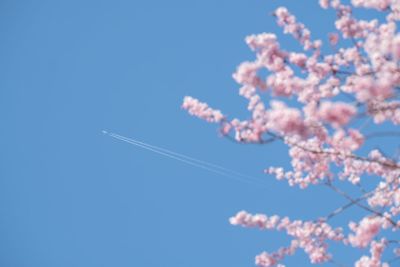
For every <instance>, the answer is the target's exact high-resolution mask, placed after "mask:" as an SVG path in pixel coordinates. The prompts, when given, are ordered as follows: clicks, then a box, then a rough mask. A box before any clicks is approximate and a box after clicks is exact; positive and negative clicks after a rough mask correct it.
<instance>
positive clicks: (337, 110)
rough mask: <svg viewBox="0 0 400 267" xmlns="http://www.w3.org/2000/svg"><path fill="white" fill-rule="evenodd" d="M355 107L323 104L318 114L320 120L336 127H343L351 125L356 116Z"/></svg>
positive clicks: (330, 103)
mask: <svg viewBox="0 0 400 267" xmlns="http://www.w3.org/2000/svg"><path fill="white" fill-rule="evenodd" d="M356 112H357V110H356V108H355V107H354V106H352V105H349V104H347V103H344V102H328V101H325V102H322V103H321V106H320V107H319V110H318V114H319V116H320V118H321V119H322V120H324V121H326V122H329V123H331V124H332V125H333V126H334V127H341V126H344V125H346V124H348V123H349V121H350V119H351V118H352V117H353V116H354V115H355V114H356Z"/></svg>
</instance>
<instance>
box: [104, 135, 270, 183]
mask: <svg viewBox="0 0 400 267" xmlns="http://www.w3.org/2000/svg"><path fill="white" fill-rule="evenodd" d="M102 132H103V133H104V134H106V135H108V136H110V137H113V138H115V139H118V140H120V141H123V142H126V143H129V144H131V145H135V146H138V147H141V148H143V149H146V150H149V151H151V152H154V153H157V154H159V155H162V156H165V157H168V158H170V159H175V160H177V161H180V162H183V163H186V164H189V165H191V166H194V167H198V168H201V169H205V170H208V171H210V172H213V173H216V174H219V175H222V176H225V177H229V178H233V179H235V180H238V181H241V182H246V183H252V184H261V183H263V182H264V181H263V180H261V179H258V178H256V177H252V176H249V175H244V174H241V173H239V172H237V171H234V170H230V169H228V168H224V167H222V166H218V165H216V164H212V163H209V162H206V161H202V160H199V159H196V158H192V157H189V156H186V155H183V154H180V153H176V152H173V151H171V150H168V149H165V148H161V147H157V146H154V145H150V144H147V143H144V142H140V141H138V140H135V139H132V138H128V137H124V136H122V135H119V134H115V133H109V132H107V131H104V130H103V131H102ZM264 185H265V184H264Z"/></svg>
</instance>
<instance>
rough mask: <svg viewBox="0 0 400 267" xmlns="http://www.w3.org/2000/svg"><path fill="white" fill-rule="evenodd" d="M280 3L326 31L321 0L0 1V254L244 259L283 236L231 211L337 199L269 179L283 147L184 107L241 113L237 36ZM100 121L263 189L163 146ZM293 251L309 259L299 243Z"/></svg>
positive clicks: (229, 262)
mask: <svg viewBox="0 0 400 267" xmlns="http://www.w3.org/2000/svg"><path fill="white" fill-rule="evenodd" d="M300 2H301V3H300ZM279 5H286V6H288V7H289V9H290V10H291V11H293V12H294V13H295V14H297V16H298V18H299V20H301V21H303V22H304V23H305V24H306V25H308V26H309V28H311V29H312V30H313V33H315V36H316V37H321V38H324V40H326V33H327V32H328V31H331V30H332V29H333V24H332V19H333V18H334V14H333V12H332V11H330V12H326V11H325V12H323V11H320V10H319V8H318V6H317V1H288V0H287V1H266V0H263V1H261V0H235V1H227V0H226V1H225V0H219V1H213V0H202V1H195V0H192V1H184V0H170V1H139V0H133V1H132V0H131V1H129V0H116V1H103V0H97V1H90V0H83V1H82V0H80V1H78V0H69V1H53V0H51V1H50V0H49V1H47V0H41V1H12V0H3V1H1V3H0V34H1V36H2V38H1V39H2V41H1V42H0V58H1V60H0V88H1V90H0V121H1V123H2V126H1V128H2V131H1V133H0V136H1V138H0V149H1V153H0V177H1V178H0V236H1V238H0V265H1V266H7V267H8V266H9V267H22V266H30V267H36V266H37V267H39V266H40V267H47V266H48V267H54V266H60V267H63V266H66V267H67V266H82V267H83V266H85V267H91V266H121V267H122V266H154V267H159V266H160V267H161V266H174V267H180V266H182V267H183V266H185V267H186V266H191V267H200V266H201V267H203V266H232V267H236V266H237V267H239V266H253V265H254V256H255V255H256V254H258V253H260V252H262V251H263V250H267V251H268V250H270V251H273V250H276V249H277V248H279V246H281V245H284V244H287V242H288V239H286V237H285V235H284V233H274V232H259V231H257V230H246V229H242V228H239V227H233V226H231V225H230V224H229V222H228V218H229V217H230V216H232V215H234V214H235V213H236V212H237V211H239V210H242V209H245V210H248V211H249V212H263V213H267V214H282V215H289V216H290V217H291V218H302V219H314V218H315V217H318V216H323V215H326V214H327V213H329V212H330V211H331V210H333V209H334V208H336V207H337V206H339V205H340V204H343V203H345V202H344V201H343V200H342V199H340V198H339V197H337V196H336V195H334V194H333V193H331V192H329V191H327V190H326V189H324V188H318V187H316V188H310V189H308V190H306V191H301V190H298V189H295V188H289V187H288V186H287V184H286V183H284V182H277V181H275V179H274V178H272V177H269V176H265V175H263V174H262V171H263V169H264V168H266V167H268V166H271V165H273V166H277V165H283V166H288V157H287V151H286V149H285V147H284V146H283V145H281V144H278V143H277V144H271V145H268V146H257V145H249V146H246V145H237V144H233V143H231V142H229V141H227V140H224V139H222V138H220V137H218V134H217V131H216V127H215V126H214V125H209V124H206V123H205V122H203V121H200V120H198V119H196V118H192V117H190V116H188V115H187V114H186V112H184V111H182V110H181V108H180V105H181V102H182V99H183V97H184V96H185V95H193V96H195V97H198V98H200V99H201V100H204V101H207V102H208V103H209V104H210V105H211V106H214V107H218V108H220V109H222V110H223V111H224V112H225V113H227V114H229V115H230V116H239V117H242V118H245V117H246V116H247V112H246V101H245V100H244V99H243V98H241V97H240V96H238V88H239V87H238V85H237V84H235V82H234V81H233V79H232V78H231V75H232V72H233V71H234V70H235V68H236V66H237V65H238V64H239V63H240V62H242V61H244V60H251V59H252V58H253V54H252V53H251V52H250V50H249V49H248V48H247V47H246V45H245V43H244V37H245V36H246V35H249V34H253V33H261V32H264V31H266V32H279V28H278V27H277V26H276V25H275V23H274V20H273V18H272V17H271V16H270V15H269V13H270V12H271V11H273V10H274V8H275V7H277V6H279ZM279 38H280V40H281V41H282V44H283V46H284V47H285V48H287V49H297V50H300V48H299V47H298V46H297V45H296V43H295V42H294V41H293V40H292V39H291V38H290V37H288V36H282V35H281V34H279ZM103 129H105V130H109V131H113V132H116V133H119V134H121V135H126V136H129V137H133V138H137V139H139V140H143V141H145V142H149V143H152V144H155V145H159V146H162V147H165V148H168V149H171V150H174V151H177V152H180V153H183V154H187V155H191V156H193V157H196V158H199V159H203V160H207V161H209V162H213V163H216V164H220V165H223V166H226V167H228V168H232V169H235V170H238V171H240V172H243V173H247V174H250V175H254V176H257V177H260V178H262V179H265V183H266V186H265V187H257V186H254V185H248V184H244V183H239V182H236V181H233V180H230V179H227V178H225V177H221V176H218V175H215V174H213V173H210V172H206V171H204V170H201V169H196V168H193V167H191V166H188V165H185V164H182V163H180V162H177V161H173V160H169V159H166V158H163V157H160V156H158V155H156V154H153V153H151V152H148V151H144V150H141V149H140V148H136V147H133V146H130V145H128V144H124V143H121V142H118V141H117V140H114V139H112V138H110V137H107V136H105V135H103V134H102V133H101V130H103ZM353 211H354V210H353ZM346 216H347V215H346V214H344V218H346ZM332 222H334V223H335V222H340V220H338V221H332ZM337 251H338V252H340V251H341V252H343V251H346V250H343V249H342V250H341V249H337ZM341 258H342V259H343V260H344V261H347V260H350V261H351V260H352V259H354V258H355V256H354V255H352V254H351V253H346V254H345V255H341ZM286 262H287V263H288V265H289V266H307V265H308V263H307V261H306V256H305V255H304V253H303V252H299V253H298V254H297V255H296V256H295V257H293V258H292V259H288V260H287V261H286ZM295 262H297V264H296V265H291V264H293V263H295ZM301 262H303V263H304V265H299V263H301Z"/></svg>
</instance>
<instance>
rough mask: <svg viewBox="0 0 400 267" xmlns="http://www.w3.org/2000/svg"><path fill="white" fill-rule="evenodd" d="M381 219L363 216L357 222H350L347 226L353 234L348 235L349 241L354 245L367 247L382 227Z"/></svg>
mask: <svg viewBox="0 0 400 267" xmlns="http://www.w3.org/2000/svg"><path fill="white" fill-rule="evenodd" d="M382 223H383V222H382V219H381V218H378V217H372V218H371V217H365V218H364V219H362V220H361V222H360V223H359V224H355V223H350V225H349V227H350V229H351V230H353V231H354V232H355V234H354V235H353V234H350V235H349V242H350V244H351V245H352V246H354V247H360V248H364V247H367V246H368V245H369V244H370V243H371V241H372V240H373V238H374V237H375V236H376V235H377V234H378V233H379V230H380V229H381V227H382Z"/></svg>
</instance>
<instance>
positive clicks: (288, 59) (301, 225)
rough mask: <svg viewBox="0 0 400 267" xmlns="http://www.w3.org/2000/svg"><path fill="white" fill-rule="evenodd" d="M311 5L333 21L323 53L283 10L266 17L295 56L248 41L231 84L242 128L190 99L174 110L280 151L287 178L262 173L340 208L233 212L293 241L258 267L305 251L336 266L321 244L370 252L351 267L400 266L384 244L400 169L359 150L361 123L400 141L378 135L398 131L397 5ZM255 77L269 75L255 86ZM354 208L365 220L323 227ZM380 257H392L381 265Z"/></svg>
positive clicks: (272, 38)
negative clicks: (329, 197)
mask: <svg viewBox="0 0 400 267" xmlns="http://www.w3.org/2000/svg"><path fill="white" fill-rule="evenodd" d="M319 4H320V6H321V8H322V9H326V11H325V10H323V11H322V12H335V13H336V21H335V22H334V23H335V27H336V32H332V33H330V34H329V35H328V36H327V46H326V47H328V49H323V48H325V47H323V43H322V41H321V40H314V39H312V37H311V32H310V30H309V29H308V28H306V26H305V25H304V24H302V23H300V22H298V21H297V19H296V17H295V16H294V15H292V13H290V12H289V11H288V10H287V9H286V8H285V7H279V8H278V9H276V10H275V11H274V12H273V16H274V18H275V19H276V22H277V24H278V25H279V26H281V27H282V28H283V31H284V33H286V34H290V35H292V36H293V37H294V38H295V39H296V40H297V41H298V43H299V44H300V46H301V47H302V49H303V52H300V53H299V52H291V51H286V50H284V49H283V48H282V47H281V46H280V44H279V42H278V39H277V36H276V35H275V34H273V33H261V34H257V35H250V36H248V37H246V43H247V44H248V46H249V47H250V49H251V50H252V51H254V53H255V59H254V60H252V61H246V62H243V63H241V64H240V65H239V66H238V68H237V70H236V72H235V73H234V74H233V78H234V79H235V81H236V82H237V83H238V84H239V85H240V86H241V87H240V95H241V96H243V97H244V98H246V99H247V100H248V110H249V112H250V113H251V118H250V119H247V120H240V119H236V118H233V119H229V118H227V116H225V115H224V114H223V113H222V112H221V111H219V110H216V109H213V108H211V107H209V106H208V105H207V104H206V103H203V102H200V101H199V100H197V99H195V98H192V97H189V96H187V97H185V98H184V101H183V105H182V107H183V108H184V109H186V110H187V111H188V112H189V113H190V114H191V115H194V116H197V117H199V118H201V119H204V120H206V121H207V122H210V123H216V124H218V125H219V127H220V132H221V134H222V135H223V136H224V137H226V138H230V139H232V140H235V141H236V142H240V143H259V144H264V143H269V142H273V141H277V142H283V143H284V144H286V145H287V147H288V152H289V156H290V160H291V169H289V170H286V169H283V168H282V167H279V166H278V167H273V166H268V167H267V169H266V170H265V172H266V173H267V174H272V175H274V176H275V177H276V178H277V179H278V180H282V181H287V182H288V184H289V185H290V186H297V187H299V188H300V189H305V188H307V187H309V186H315V185H322V186H326V187H328V188H329V189H331V190H333V191H334V192H336V193H337V194H339V195H340V196H341V197H344V198H345V199H346V200H347V201H348V203H347V204H346V205H344V206H342V207H338V208H337V209H336V210H334V211H332V212H331V213H328V212H329V211H328V212H327V214H328V215H327V216H325V217H322V218H315V220H313V221H303V220H300V219H297V220H292V219H289V218H288V217H281V215H279V216H278V215H272V216H269V215H264V214H250V213H248V212H246V211H240V212H238V213H237V214H236V215H234V216H233V217H232V218H230V223H231V224H233V225H239V226H243V227H256V228H260V229H267V230H277V231H283V232H286V234H287V235H288V236H289V237H291V238H292V241H291V242H290V243H289V244H288V245H287V247H281V248H279V249H277V251H275V252H262V253H261V254H259V255H258V256H256V258H255V263H256V265H258V266H262V267H267V266H281V267H282V266H284V265H283V260H284V258H285V257H287V256H290V255H292V254H293V253H294V252H295V251H297V250H303V251H304V252H305V253H306V254H307V255H308V257H309V260H310V262H311V263H312V264H317V263H326V262H330V263H334V264H337V265H340V266H342V265H341V264H339V261H337V260H336V257H333V256H332V254H331V253H330V251H329V247H328V244H329V243H331V242H336V243H339V244H343V245H344V246H348V247H352V248H354V249H365V251H368V250H369V253H367V254H366V255H364V256H362V257H361V258H360V259H358V260H357V261H356V262H355V263H354V265H355V266H357V267H367V266H369V267H378V266H379V267H384V266H390V264H395V261H396V260H397V259H399V257H400V241H399V240H396V239H392V238H391V237H392V236H394V235H395V234H391V233H392V232H395V231H399V228H400V217H399V215H400V187H399V185H400V161H399V159H398V157H397V158H396V157H390V156H387V155H385V153H384V152H383V151H381V150H379V149H373V150H370V151H368V152H367V153H361V152H360V151H361V149H362V148H363V147H365V145H366V144H367V143H368V142H369V141H370V140H371V138H372V135H369V136H367V135H366V134H365V133H364V129H365V125H366V124H368V127H369V129H371V128H373V129H374V130H376V132H375V135H381V136H384V135H390V134H391V135H396V134H397V135H399V136H400V134H399V133H397V132H393V131H391V132H387V126H385V125H388V124H390V127H392V128H395V127H396V126H397V125H399V124H400V100H399V93H400V65H399V64H400V33H398V30H397V22H398V21H399V20H400V0H352V1H351V3H342V2H341V1H340V0H320V1H319ZM355 8H365V9H375V10H376V11H377V12H381V14H382V19H371V20H363V19H358V18H356V17H355V16H354V15H353V14H354V12H353V11H354V9H355ZM326 51H328V52H326ZM261 70H263V73H265V70H267V73H268V75H267V76H266V77H261V75H260V72H261ZM262 94H265V95H266V97H264V98H268V99H270V101H269V102H268V103H266V102H264V101H262V99H261V95H262ZM392 128H391V129H392ZM338 170H339V171H338ZM370 176H376V177H377V179H376V180H375V181H376V183H375V184H374V186H373V188H372V190H367V189H366V188H365V187H364V183H363V182H364V180H365V179H366V177H370ZM344 183H350V184H351V185H354V186H355V187H357V188H358V189H357V190H359V192H360V193H359V196H358V197H352V196H350V194H348V193H346V191H345V190H343V189H342V188H341V185H343V184H344ZM352 206H355V207H358V208H360V209H362V210H363V211H364V217H363V218H362V219H361V220H358V221H356V222H353V221H350V222H348V225H342V227H333V226H331V225H330V220H331V218H333V217H335V216H339V215H340V214H341V213H342V212H343V211H344V210H346V209H348V208H350V207H352ZM385 251H386V252H385ZM384 252H385V253H387V254H388V255H391V258H388V259H383V253H384ZM385 255H386V254H385ZM397 263H398V262H397Z"/></svg>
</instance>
